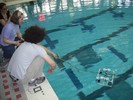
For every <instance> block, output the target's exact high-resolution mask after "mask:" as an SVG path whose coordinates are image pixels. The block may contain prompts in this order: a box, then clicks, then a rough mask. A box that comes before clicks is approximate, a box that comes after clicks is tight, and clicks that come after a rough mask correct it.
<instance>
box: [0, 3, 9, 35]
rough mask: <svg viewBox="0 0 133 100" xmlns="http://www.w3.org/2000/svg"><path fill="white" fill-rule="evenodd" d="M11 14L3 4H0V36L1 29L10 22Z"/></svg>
mask: <svg viewBox="0 0 133 100" xmlns="http://www.w3.org/2000/svg"><path fill="white" fill-rule="evenodd" d="M10 17H11V13H10V11H9V10H8V8H7V5H6V4H5V3H0V34H1V31H2V29H3V27H4V26H5V25H6V24H7V23H8V22H9V21H10Z"/></svg>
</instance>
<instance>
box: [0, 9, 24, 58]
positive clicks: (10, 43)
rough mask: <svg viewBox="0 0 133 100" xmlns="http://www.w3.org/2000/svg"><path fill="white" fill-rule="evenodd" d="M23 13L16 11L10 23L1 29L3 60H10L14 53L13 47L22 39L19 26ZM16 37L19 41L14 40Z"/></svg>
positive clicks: (0, 42) (0, 39) (0, 41)
mask: <svg viewBox="0 0 133 100" xmlns="http://www.w3.org/2000/svg"><path fill="white" fill-rule="evenodd" d="M23 17H24V16H23V13H22V12H20V11H19V10H16V11H15V12H14V13H13V14H12V16H11V18H10V21H9V22H8V23H7V24H6V25H5V26H4V27H3V29H2V32H1V37H0V44H1V47H2V50H3V57H4V58H5V59H10V58H11V57H12V55H13V53H14V51H15V49H16V48H15V46H19V45H20V44H21V41H23V40H24V39H23V38H22V34H21V32H20V28H19V26H20V24H21V23H22V22H23ZM16 36H17V37H18V38H19V40H17V41H16V40H15V38H16Z"/></svg>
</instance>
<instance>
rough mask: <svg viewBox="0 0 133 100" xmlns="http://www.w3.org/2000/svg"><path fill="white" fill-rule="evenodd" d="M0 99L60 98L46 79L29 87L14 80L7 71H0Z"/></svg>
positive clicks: (54, 99)
mask: <svg viewBox="0 0 133 100" xmlns="http://www.w3.org/2000/svg"><path fill="white" fill-rule="evenodd" d="M0 100H58V97H57V96H56V94H55V92H54V90H53V89H52V87H51V86H50V84H49V82H48V80H47V79H46V80H45V82H43V83H42V84H40V85H37V86H34V87H32V88H29V87H28V86H26V85H22V84H21V83H16V82H12V80H11V79H10V77H8V73H7V72H6V71H2V72H0Z"/></svg>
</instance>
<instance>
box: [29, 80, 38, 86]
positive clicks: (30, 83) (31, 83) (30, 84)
mask: <svg viewBox="0 0 133 100" xmlns="http://www.w3.org/2000/svg"><path fill="white" fill-rule="evenodd" d="M36 82H37V80H36V79H35V80H32V81H30V82H28V86H36V84H37V83H36Z"/></svg>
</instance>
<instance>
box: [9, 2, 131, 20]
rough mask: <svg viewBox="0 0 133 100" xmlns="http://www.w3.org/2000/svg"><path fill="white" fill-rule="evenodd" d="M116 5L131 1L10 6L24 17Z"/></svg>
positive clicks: (123, 4) (125, 4)
mask: <svg viewBox="0 0 133 100" xmlns="http://www.w3.org/2000/svg"><path fill="white" fill-rule="evenodd" d="M116 5H117V6H118V7H119V8H123V7H124V8H128V7H129V6H132V5H133V1H130V0H37V1H36V2H30V3H26V4H21V5H19V6H18V7H17V8H16V7H15V8H14V6H10V7H9V8H10V9H12V10H16V9H18V10H20V11H22V12H23V13H24V15H25V19H28V17H27V16H29V15H30V16H32V15H33V14H34V15H37V14H38V13H44V14H45V15H52V14H53V13H56V12H64V11H66V10H68V11H69V12H73V11H76V10H78V11H82V10H83V8H81V7H87V9H90V10H91V9H100V8H103V7H110V6H112V7H113V6H116Z"/></svg>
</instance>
